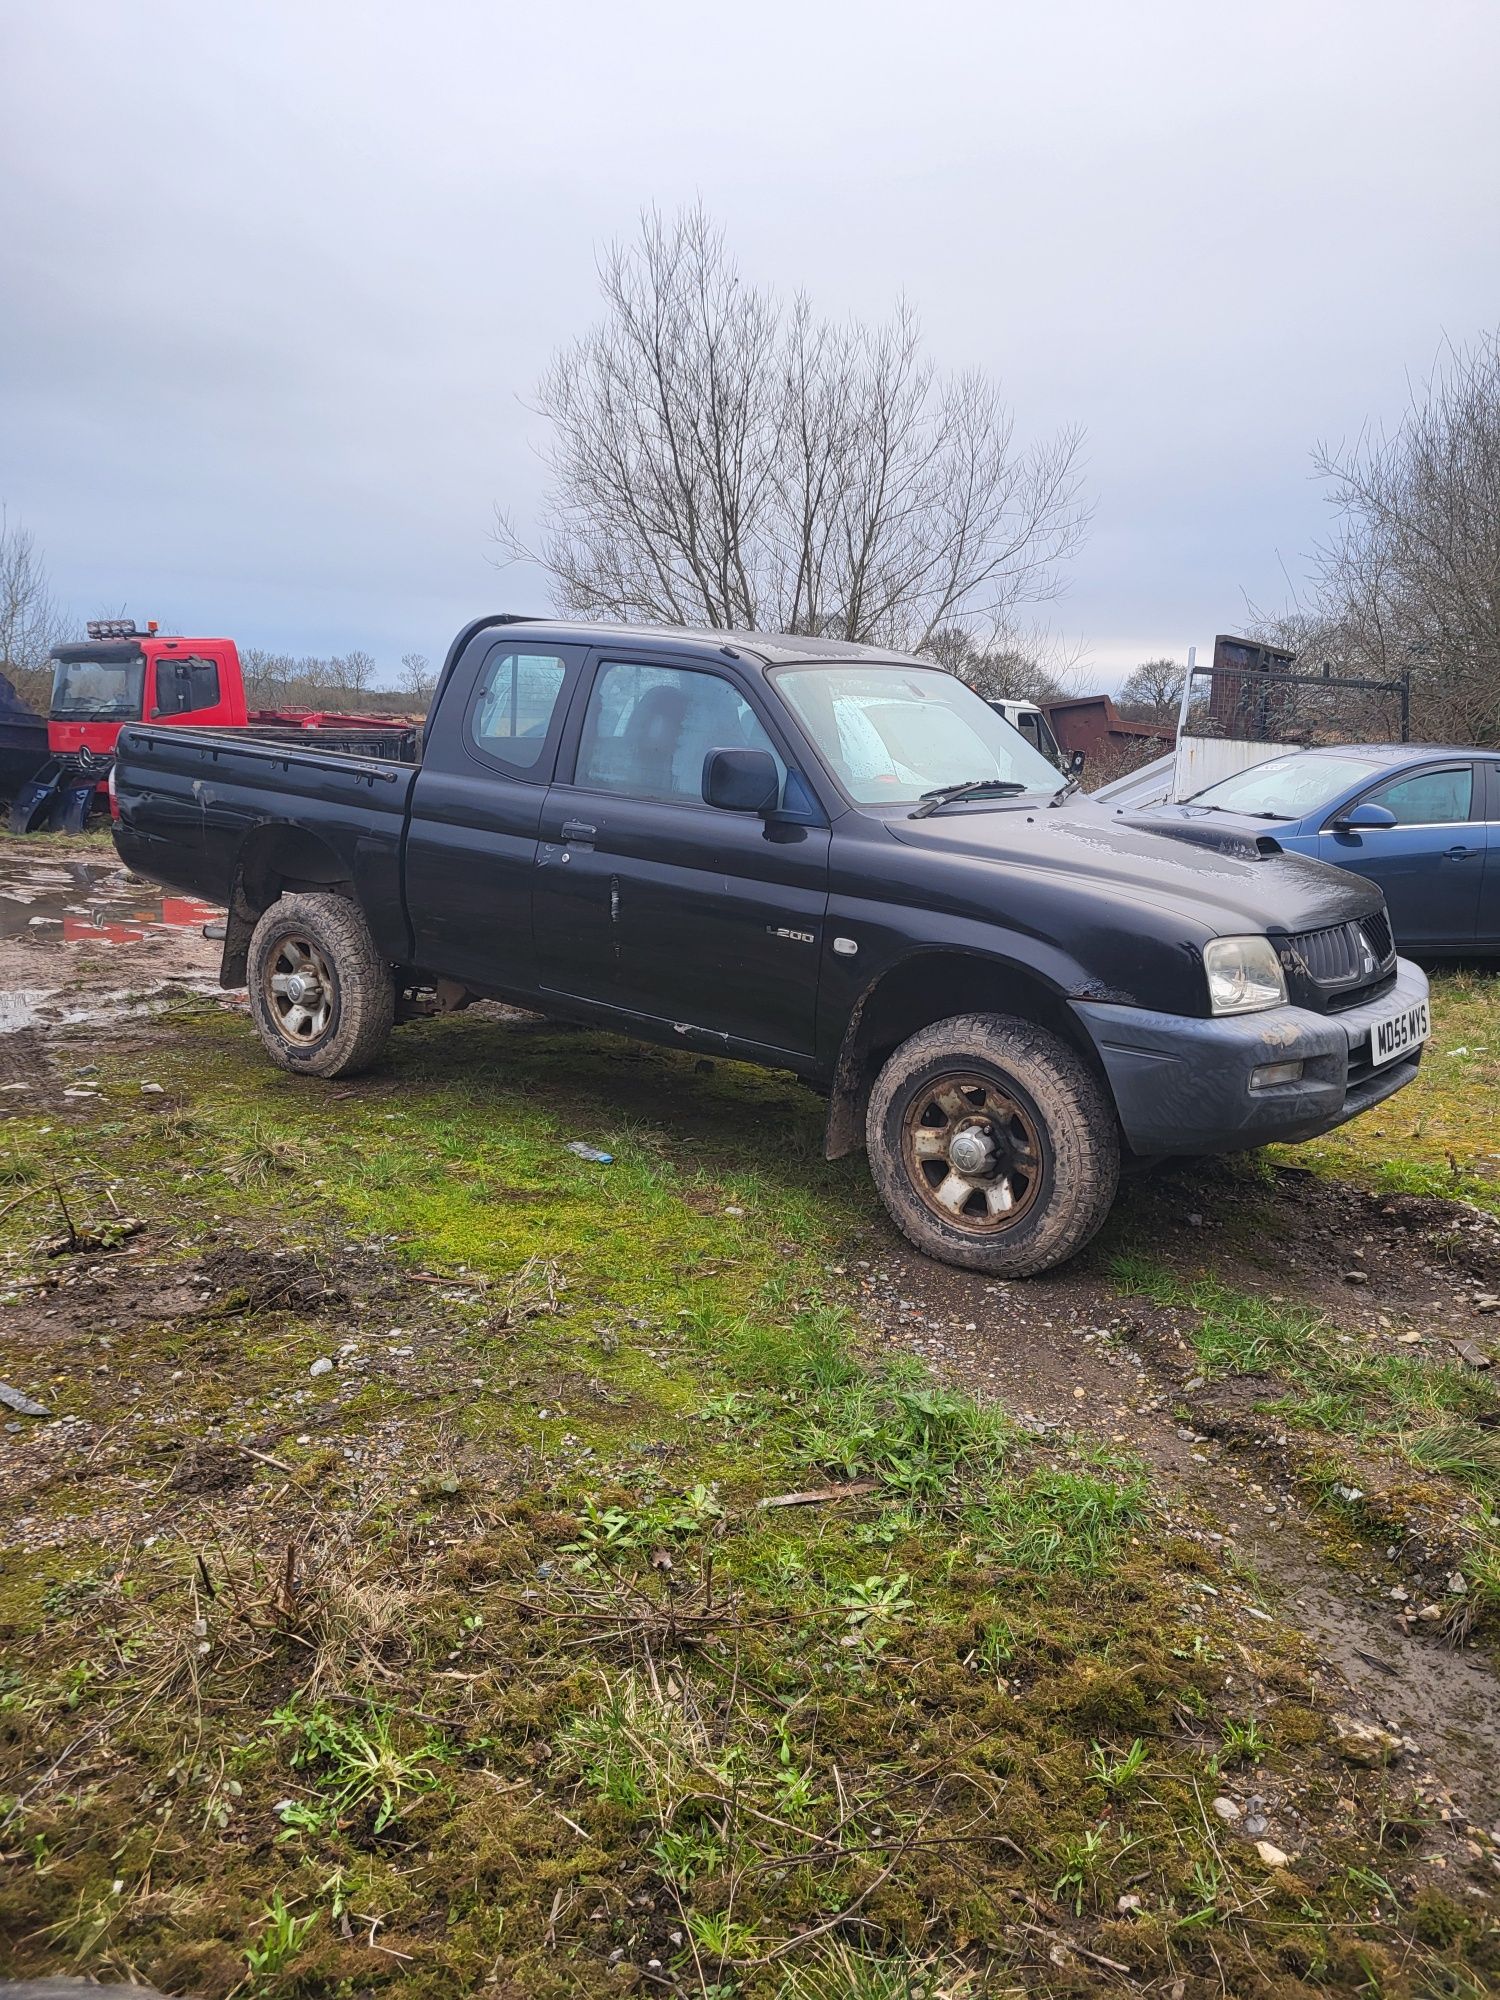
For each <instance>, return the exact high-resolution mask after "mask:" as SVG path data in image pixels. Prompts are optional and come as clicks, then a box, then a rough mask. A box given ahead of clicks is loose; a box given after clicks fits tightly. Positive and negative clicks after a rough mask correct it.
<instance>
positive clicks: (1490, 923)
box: [1474, 757, 1500, 951]
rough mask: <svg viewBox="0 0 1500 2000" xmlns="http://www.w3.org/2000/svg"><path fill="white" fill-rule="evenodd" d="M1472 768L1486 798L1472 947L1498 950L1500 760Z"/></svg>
mask: <svg viewBox="0 0 1500 2000" xmlns="http://www.w3.org/2000/svg"><path fill="white" fill-rule="evenodd" d="M1475 770H1476V772H1477V773H1478V775H1480V776H1481V777H1482V778H1483V779H1484V783H1485V787H1486V790H1487V792H1488V798H1487V800H1486V803H1485V811H1484V822H1485V824H1484V879H1483V881H1482V882H1481V884H1480V889H1479V922H1478V923H1477V924H1476V925H1475V928H1474V948H1475V950H1476V951H1500V761H1497V760H1496V759H1495V758H1493V757H1490V758H1486V759H1485V760H1484V761H1483V762H1481V763H1478V764H1476V766H1475Z"/></svg>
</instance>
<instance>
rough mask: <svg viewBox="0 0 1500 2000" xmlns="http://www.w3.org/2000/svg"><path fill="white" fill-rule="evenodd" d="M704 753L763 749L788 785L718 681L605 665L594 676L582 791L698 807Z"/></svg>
mask: <svg viewBox="0 0 1500 2000" xmlns="http://www.w3.org/2000/svg"><path fill="white" fill-rule="evenodd" d="M710 750H769V751H770V753H771V755H772V756H773V757H776V768H777V770H778V771H779V772H780V774H781V779H782V782H783V784H784V783H785V781H786V766H785V764H784V763H783V762H782V760H781V758H780V757H777V756H776V746H775V744H773V743H772V741H771V739H770V737H769V736H767V734H766V732H765V730H764V729H762V727H761V725H760V723H759V722H758V721H757V720H756V717H755V711H754V710H753V709H752V708H751V707H750V704H749V703H748V702H747V701H746V700H745V698H744V696H743V695H742V694H741V693H740V692H739V690H738V689H737V688H735V687H733V686H731V684H730V683H729V682H728V681H726V680H725V679H723V678H722V676H721V675H719V674H714V673H700V672H697V671H695V670H694V669H692V668H684V667H638V666H631V665H629V664H628V663H626V662H623V661H616V662H606V664H605V665H603V666H602V667H600V669H599V671H598V673H597V674H596V675H595V677H594V686H593V692H592V693H591V694H590V696H589V705H588V712H587V714H586V715H585V716H584V718H583V740H582V742H581V743H580V744H579V746H578V769H577V773H576V775H575V777H574V780H573V782H574V783H575V784H577V785H581V786H582V787H584V789H585V790H587V791H594V792H622V793H624V794H625V795H626V796H627V797H629V798H633V799H664V800H669V801H672V802H674V803H676V804H679V805H689V804H691V805H701V804H702V802H703V760H704V758H705V757H706V756H707V755H708V753H709V751H710Z"/></svg>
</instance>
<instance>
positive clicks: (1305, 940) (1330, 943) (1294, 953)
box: [1282, 906, 1396, 1013]
mask: <svg viewBox="0 0 1500 2000" xmlns="http://www.w3.org/2000/svg"><path fill="white" fill-rule="evenodd" d="M1282 963H1283V964H1284V965H1285V967H1286V970H1287V979H1288V984H1289V987H1290V988H1292V989H1293V997H1294V998H1297V999H1301V1000H1303V1001H1304V1002H1311V1004H1312V1005H1314V1006H1315V1007H1318V1008H1320V1009H1322V1010H1323V1011H1324V1012H1326V1013H1336V1012H1340V1011H1342V1009H1344V1008H1345V1007H1354V1006H1357V1005H1359V1003H1360V1002H1361V1001H1364V1000H1371V999H1374V998H1375V996H1376V995H1377V994H1379V993H1381V992H1384V991H1385V990H1386V988H1387V987H1389V986H1391V985H1393V984H1394V983H1395V977H1396V947H1395V943H1394V940H1393V939H1392V936H1391V922H1390V918H1389V917H1388V916H1387V915H1386V912H1385V909H1384V907H1383V906H1382V907H1381V908H1380V909H1378V910H1376V911H1374V912H1373V913H1372V914H1371V915H1370V916H1368V917H1361V918H1359V920H1358V921H1357V922H1350V923H1346V924H1328V925H1325V926H1324V928H1323V929H1321V930H1316V931H1298V932H1296V933H1294V935H1292V936H1291V937H1289V938H1288V939H1287V941H1286V944H1285V946H1284V947H1283V949H1282Z"/></svg>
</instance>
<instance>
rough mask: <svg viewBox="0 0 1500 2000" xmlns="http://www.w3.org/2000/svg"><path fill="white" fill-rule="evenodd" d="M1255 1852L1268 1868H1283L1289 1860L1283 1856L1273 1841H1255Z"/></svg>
mask: <svg viewBox="0 0 1500 2000" xmlns="http://www.w3.org/2000/svg"><path fill="white" fill-rule="evenodd" d="M1255 1851H1256V1853H1257V1854H1258V1855H1259V1856H1260V1858H1261V1860H1262V1861H1264V1863H1265V1864H1266V1866H1267V1867H1268V1868H1285V1867H1286V1865H1287V1862H1288V1861H1289V1860H1290V1859H1291V1857H1290V1855H1287V1854H1284V1853H1283V1852H1282V1851H1281V1849H1280V1848H1279V1847H1278V1846H1277V1845H1276V1843H1275V1841H1273V1840H1257V1841H1256V1843H1255Z"/></svg>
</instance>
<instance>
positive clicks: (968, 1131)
mask: <svg viewBox="0 0 1500 2000" xmlns="http://www.w3.org/2000/svg"><path fill="white" fill-rule="evenodd" d="M994 1157H995V1142H994V1140H993V1138H991V1136H990V1134H989V1133H988V1132H987V1131H986V1130H985V1128H984V1127H983V1126H982V1125H966V1126H965V1127H964V1128H963V1130H962V1131H961V1132H959V1133H958V1134H957V1135H956V1136H955V1137H954V1139H953V1142H952V1144H951V1145H950V1146H949V1148H948V1164H949V1165H950V1166H952V1167H956V1168H957V1169H958V1171H959V1172H960V1173H961V1174H982V1173H983V1172H984V1171H985V1169H986V1168H987V1167H988V1166H989V1164H990V1162H991V1161H992V1160H993V1159H994Z"/></svg>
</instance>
